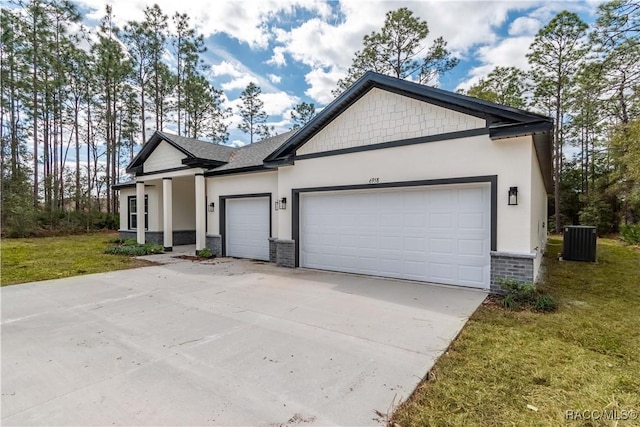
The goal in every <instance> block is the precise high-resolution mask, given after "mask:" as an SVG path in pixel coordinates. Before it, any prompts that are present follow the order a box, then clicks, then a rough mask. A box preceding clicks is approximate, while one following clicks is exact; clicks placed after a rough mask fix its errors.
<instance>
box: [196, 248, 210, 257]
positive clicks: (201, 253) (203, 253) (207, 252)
mask: <svg viewBox="0 0 640 427" xmlns="http://www.w3.org/2000/svg"><path fill="white" fill-rule="evenodd" d="M198 256H199V257H201V258H213V252H211V249H209V248H204V249H200V250H199V251H198Z"/></svg>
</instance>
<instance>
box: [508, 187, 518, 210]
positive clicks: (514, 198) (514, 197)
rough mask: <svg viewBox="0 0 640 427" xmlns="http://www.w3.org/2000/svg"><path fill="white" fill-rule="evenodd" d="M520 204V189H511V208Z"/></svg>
mask: <svg viewBox="0 0 640 427" xmlns="http://www.w3.org/2000/svg"><path fill="white" fill-rule="evenodd" d="M517 204H518V187H509V206H515V205H517Z"/></svg>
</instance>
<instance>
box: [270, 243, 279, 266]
mask: <svg viewBox="0 0 640 427" xmlns="http://www.w3.org/2000/svg"><path fill="white" fill-rule="evenodd" d="M277 241H278V239H277V238H275V237H269V262H277V260H278V243H276V242H277Z"/></svg>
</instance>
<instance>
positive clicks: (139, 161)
mask: <svg viewBox="0 0 640 427" xmlns="http://www.w3.org/2000/svg"><path fill="white" fill-rule="evenodd" d="M162 141H165V142H167V143H168V144H169V145H171V146H172V147H174V148H175V149H177V150H178V151H180V152H182V153H183V154H184V155H185V158H184V159H183V160H182V163H183V164H185V165H187V166H193V167H204V168H210V167H216V166H220V165H223V164H225V163H227V162H228V161H229V158H230V157H231V154H232V153H233V152H234V151H235V150H236V149H235V148H233V147H229V146H227V145H220V144H214V143H211V142H206V141H201V140H199V139H195V138H187V137H184V136H180V135H174V134H172V133H168V132H164V131H155V132H154V133H153V135H152V136H151V138H149V140H148V141H147V142H146V143H145V144H144V145H143V146H142V149H141V150H140V152H139V153H138V154H137V155H136V156H135V157H134V158H133V160H132V161H131V163H129V165H128V166H127V172H128V173H132V172H138V171H140V170H141V168H142V165H143V164H144V162H145V161H146V160H147V159H148V158H149V156H150V155H151V153H152V152H153V150H155V149H156V147H158V145H160V143H161V142H162Z"/></svg>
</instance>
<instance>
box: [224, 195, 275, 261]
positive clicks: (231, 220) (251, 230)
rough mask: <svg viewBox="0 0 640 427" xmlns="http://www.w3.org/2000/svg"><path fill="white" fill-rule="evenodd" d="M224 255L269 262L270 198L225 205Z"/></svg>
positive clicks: (229, 200)
mask: <svg viewBox="0 0 640 427" xmlns="http://www.w3.org/2000/svg"><path fill="white" fill-rule="evenodd" d="M225 205H226V211H225V222H226V230H225V243H226V245H225V248H226V255H227V256H233V257H238V258H250V259H260V260H265V261H268V260H269V237H270V233H269V228H270V219H269V208H270V206H269V198H268V197H247V198H242V199H227V200H226V202H225Z"/></svg>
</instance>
